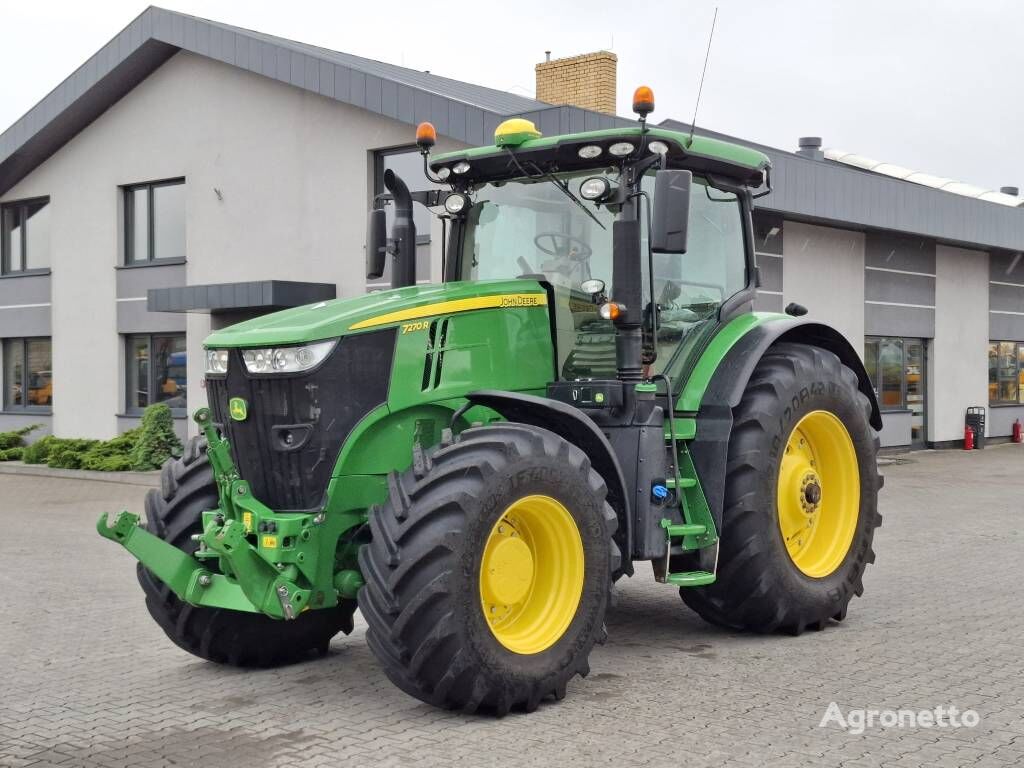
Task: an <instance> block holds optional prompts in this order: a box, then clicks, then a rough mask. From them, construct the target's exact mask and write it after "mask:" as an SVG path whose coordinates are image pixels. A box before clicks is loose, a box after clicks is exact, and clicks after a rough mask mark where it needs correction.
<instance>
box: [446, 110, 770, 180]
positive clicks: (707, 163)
mask: <svg viewBox="0 0 1024 768" xmlns="http://www.w3.org/2000/svg"><path fill="white" fill-rule="evenodd" d="M656 140H657V141H662V142H664V143H665V144H667V145H668V166H669V167H670V168H689V169H692V170H693V171H695V172H697V173H710V174H715V175H722V176H728V177H730V178H732V179H735V180H737V181H739V182H741V183H743V184H746V185H748V186H752V187H758V186H761V185H762V184H763V183H764V180H765V172H766V171H767V170H768V169H769V168H770V167H771V161H770V160H769V159H768V156H767V155H765V154H764V153H762V152H759V151H757V150H756V149H750V148H748V147H743V146H740V145H738V144H731V143H729V142H726V141H721V140H719V139H712V138H709V137H707V136H692V137H691V136H689V135H688V134H685V133H681V132H679V131H670V130H666V129H664V128H653V127H649V128H644V127H641V126H640V125H636V126H627V127H623V128H608V129H605V130H600V131H585V132H583V133H571V134H565V135H561V136H543V137H539V138H531V139H527V140H525V141H523V142H522V143H520V144H518V145H516V146H496V145H491V146H485V147H473V148H470V149H464V150H460V151H457V152H448V153H445V154H442V155H437V156H436V157H433V158H432V159H431V161H430V168H431V170H433V171H434V172H435V173H436V172H437V171H439V170H440V169H442V168H447V169H448V170H449V173H452V175H451V176H449V177H448V178H449V180H453V181H454V180H457V179H459V178H461V179H465V180H466V181H470V182H472V181H491V180H496V179H509V178H515V177H519V176H522V175H523V173H522V170H521V168H520V166H524V165H535V166H537V167H538V168H540V169H541V170H543V171H559V172H567V171H573V170H583V169H587V168H599V167H603V166H605V165H608V163H609V161H612V162H614V163H618V162H620V161H621V160H623V159H626V158H636V157H640V156H642V155H647V154H649V153H650V149H649V144H650V142H651V141H656ZM623 141H626V142H629V143H631V144H633V145H634V147H635V149H634V150H633V152H631V153H629V154H628V155H626V156H625V157H616V156H613V155H611V154H609V152H608V148H609V147H610V146H611V145H612V144H616V143H619V142H623ZM588 145H596V146H599V147H600V148H601V153H600V154H599V155H598V156H597V157H596V158H592V159H583V158H581V157H580V156H579V150H580V148H581V147H584V146H588ZM510 152H511V153H514V155H515V158H514V160H513V158H511V157H510V156H509V153H510ZM461 161H466V162H468V163H469V166H470V167H469V170H468V171H467V172H465V173H463V174H458V175H455V174H454V173H453V172H452V168H453V166H455V164H456V163H459V162H461ZM527 170H530V169H529V168H527Z"/></svg>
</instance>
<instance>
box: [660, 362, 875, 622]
mask: <svg viewBox="0 0 1024 768" xmlns="http://www.w3.org/2000/svg"><path fill="white" fill-rule="evenodd" d="M857 384H858V383H857V376H856V374H855V373H854V372H853V371H852V370H850V369H849V368H848V367H846V366H845V365H843V364H842V363H841V362H840V360H839V358H838V357H836V355H834V354H833V353H831V352H829V351H827V350H824V349H821V348H818V347H812V346H807V345H801V344H786V343H782V344H776V345H774V346H773V347H772V348H771V349H769V351H768V352H767V353H766V354H765V356H764V357H763V358H762V359H761V361H760V362H759V363H758V365H757V367H756V368H755V369H754V373H753V375H752V376H751V378H750V381H749V382H748V384H747V388H746V391H745V392H744V394H743V398H742V400H741V401H740V404H739V406H737V408H736V410H735V412H734V421H733V431H732V435H731V437H730V441H729V454H728V456H729V458H728V463H727V467H726V498H725V509H724V514H723V521H722V532H721V541H720V547H721V549H720V552H719V565H718V578H717V580H716V581H715V583H713V584H711V585H709V586H706V587H699V588H683V589H681V590H680V594H681V595H682V598H683V602H685V603H686V604H687V605H688V606H689V607H690V608H692V609H693V610H695V611H696V612H697V613H698V614H700V616H701V617H703V618H704V619H706V620H708V621H709V622H711V623H714V624H718V625H721V626H725V627H729V628H732V629H741V630H752V631H756V632H773V631H784V632H789V633H791V634H799V633H801V632H803V631H804V630H805V629H807V628H813V629H822V628H824V627H825V625H826V624H827V623H828V621H829V619H835V620H837V621H841V620H842V619H843V618H845V617H846V612H847V606H848V604H849V602H850V600H851V599H852V598H853V597H854V596H855V595H856V596H860V595H861V594H862V593H863V591H864V586H863V581H862V578H863V575H864V570H865V568H866V567H867V566H868V564H869V563H873V562H874V560H875V555H874V552H873V550H872V548H871V545H872V540H873V538H874V532H875V528H877V527H878V526H879V525H880V524H881V521H882V518H881V515H879V514H878V490H879V488H880V487H881V478H880V477H879V475H878V469H877V465H876V455H877V451H878V437H877V435H876V434H875V432H874V430H873V429H872V427H871V425H870V421H869V420H870V416H871V404H870V402H869V401H868V398H867V397H866V396H865V395H864V394H863V393H862V392H860V390H859V388H858V386H857Z"/></svg>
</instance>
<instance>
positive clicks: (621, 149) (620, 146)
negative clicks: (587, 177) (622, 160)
mask: <svg viewBox="0 0 1024 768" xmlns="http://www.w3.org/2000/svg"><path fill="white" fill-rule="evenodd" d="M608 151H609V152H611V153H612V154H613V155H615V156H616V157H625V156H626V155H628V154H629V153H630V152H632V151H633V145H632V144H630V143H629V142H628V141H620V142H617V143H616V144H612V145H611V146H610V147H608Z"/></svg>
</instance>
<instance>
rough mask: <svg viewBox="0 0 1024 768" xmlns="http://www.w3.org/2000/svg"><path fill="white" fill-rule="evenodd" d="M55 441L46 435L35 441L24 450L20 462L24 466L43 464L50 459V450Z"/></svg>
mask: <svg viewBox="0 0 1024 768" xmlns="http://www.w3.org/2000/svg"><path fill="white" fill-rule="evenodd" d="M56 439H57V438H55V437H54V436H53V435H47V436H46V437H44V438H41V439H40V440H36V441H35V442H34V443H32V445H30V446H28V447H27V448H25V450H24V452H23V453H22V456H21V460H22V461H24V462H25V463H26V464H45V463H46V462H47V461H49V459H50V450H51V449H52V448H53V444H54V441H55V440H56Z"/></svg>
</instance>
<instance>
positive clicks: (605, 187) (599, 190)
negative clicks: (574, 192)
mask: <svg viewBox="0 0 1024 768" xmlns="http://www.w3.org/2000/svg"><path fill="white" fill-rule="evenodd" d="M611 188H612V185H611V184H609V183H608V179H605V178H603V177H601V176H594V177H592V178H589V179H584V180H583V183H582V184H580V197H582V198H583V199H584V200H600V199H601V198H603V197H605V196H606V195H607V194H608V193H609V192H610V191H611Z"/></svg>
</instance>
